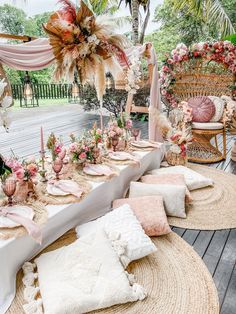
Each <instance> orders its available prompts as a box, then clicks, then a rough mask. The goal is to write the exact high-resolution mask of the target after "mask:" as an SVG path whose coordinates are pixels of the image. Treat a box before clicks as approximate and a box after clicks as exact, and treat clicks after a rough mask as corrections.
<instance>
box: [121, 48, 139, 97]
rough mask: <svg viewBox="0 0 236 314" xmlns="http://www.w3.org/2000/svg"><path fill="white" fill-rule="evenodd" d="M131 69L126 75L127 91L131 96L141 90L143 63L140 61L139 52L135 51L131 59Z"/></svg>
mask: <svg viewBox="0 0 236 314" xmlns="http://www.w3.org/2000/svg"><path fill="white" fill-rule="evenodd" d="M130 63H131V65H130V67H129V68H128V70H127V74H126V86H125V90H126V91H127V92H128V93H130V94H133V95H134V94H136V93H137V90H138V89H139V88H140V86H139V84H140V83H141V76H142V72H141V71H140V68H141V61H140V59H139V54H138V52H137V51H134V52H133V54H132V55H131V57H130Z"/></svg>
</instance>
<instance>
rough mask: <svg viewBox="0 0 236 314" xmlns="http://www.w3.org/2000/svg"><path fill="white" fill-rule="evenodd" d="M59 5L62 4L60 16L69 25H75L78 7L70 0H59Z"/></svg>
mask: <svg viewBox="0 0 236 314" xmlns="http://www.w3.org/2000/svg"><path fill="white" fill-rule="evenodd" d="M58 3H61V4H62V8H61V10H59V14H60V16H61V18H62V19H63V20H65V21H67V22H68V23H73V22H75V21H76V7H75V5H74V3H72V2H71V1H70V0H59V1H58Z"/></svg>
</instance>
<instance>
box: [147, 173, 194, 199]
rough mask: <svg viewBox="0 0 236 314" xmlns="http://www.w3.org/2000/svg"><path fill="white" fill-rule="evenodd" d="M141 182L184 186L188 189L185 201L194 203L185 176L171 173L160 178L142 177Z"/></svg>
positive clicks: (153, 176) (152, 176)
mask: <svg viewBox="0 0 236 314" xmlns="http://www.w3.org/2000/svg"><path fill="white" fill-rule="evenodd" d="M141 181H142V182H143V183H147V184H173V185H182V186H185V188H186V193H185V201H186V203H190V202H191V201H192V197H191V194H190V192H189V190H188V188H187V186H186V183H185V179H184V175H183V174H179V173H172V174H171V173H170V174H168V173H167V174H163V175H159V176H155V175H146V176H143V177H141Z"/></svg>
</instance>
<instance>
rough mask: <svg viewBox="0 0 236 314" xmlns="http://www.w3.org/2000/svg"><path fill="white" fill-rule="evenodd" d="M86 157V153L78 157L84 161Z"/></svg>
mask: <svg viewBox="0 0 236 314" xmlns="http://www.w3.org/2000/svg"><path fill="white" fill-rule="evenodd" d="M86 157H87V156H86V153H85V152H83V153H81V154H80V155H79V159H85V158H86Z"/></svg>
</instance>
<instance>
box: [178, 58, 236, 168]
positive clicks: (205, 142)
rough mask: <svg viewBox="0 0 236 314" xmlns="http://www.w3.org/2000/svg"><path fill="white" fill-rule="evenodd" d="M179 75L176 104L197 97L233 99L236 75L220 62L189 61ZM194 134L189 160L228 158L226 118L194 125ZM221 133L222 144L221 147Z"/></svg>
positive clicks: (205, 161) (209, 161)
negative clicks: (219, 139) (228, 97)
mask: <svg viewBox="0 0 236 314" xmlns="http://www.w3.org/2000/svg"><path fill="white" fill-rule="evenodd" d="M175 70H176V69H175ZM176 73H177V74H176V75H175V82H174V84H173V94H174V95H175V98H176V99H177V101H187V100H188V99H189V98H191V97H196V96H218V97H221V96H223V95H227V96H232V91H231V89H230V87H231V86H232V85H234V83H235V76H234V75H233V74H232V73H231V72H230V71H229V70H227V68H225V67H224V66H223V65H221V64H219V63H216V62H213V61H211V62H209V61H206V60H202V59H199V60H197V59H195V60H189V61H186V62H184V63H182V64H181V66H179V67H178V69H177V71H176ZM192 134H193V139H194V140H193V143H192V144H190V145H189V147H188V160H190V161H192V162H199V163H213V162H218V161H221V160H223V159H225V158H226V125H225V123H224V122H223V115H222V117H221V119H220V120H219V121H218V122H207V123H195V122H193V123H192ZM220 134H221V135H222V145H218V136H219V135H220ZM220 146H221V149H220Z"/></svg>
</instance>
